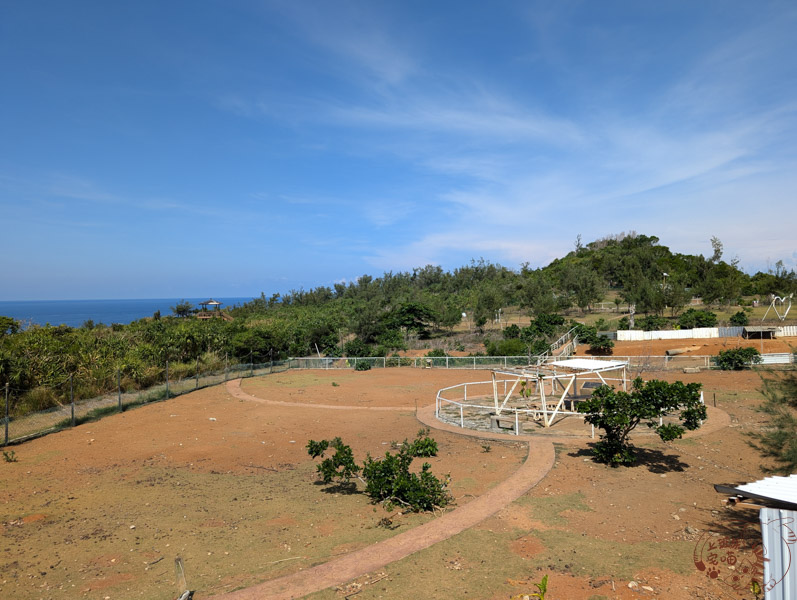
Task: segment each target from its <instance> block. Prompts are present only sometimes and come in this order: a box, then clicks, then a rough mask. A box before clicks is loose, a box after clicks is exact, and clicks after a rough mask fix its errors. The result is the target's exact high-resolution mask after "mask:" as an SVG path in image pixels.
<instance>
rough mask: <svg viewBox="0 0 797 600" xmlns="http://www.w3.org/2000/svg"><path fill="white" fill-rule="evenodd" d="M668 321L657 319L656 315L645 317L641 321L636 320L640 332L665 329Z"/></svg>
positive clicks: (661, 318)
mask: <svg viewBox="0 0 797 600" xmlns="http://www.w3.org/2000/svg"><path fill="white" fill-rule="evenodd" d="M667 324H668V321H667V319H665V318H664V317H657V316H656V315H647V316H645V317H642V318H641V319H637V326H638V327H639V328H640V329H641V330H642V331H658V330H659V329H665V328H666V327H667Z"/></svg>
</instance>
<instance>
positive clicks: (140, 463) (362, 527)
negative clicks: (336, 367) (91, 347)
mask: <svg viewBox="0 0 797 600" xmlns="http://www.w3.org/2000/svg"><path fill="white" fill-rule="evenodd" d="M649 344H650V343H649ZM620 348H623V350H622V351H621V350H620ZM629 352H630V350H628V349H626V347H625V344H623V345H622V346H621V345H619V344H618V347H617V348H616V350H615V353H616V354H618V355H621V354H628V353H629ZM640 352H642V350H640ZM645 375H646V376H653V374H648V373H646V374H645ZM655 376H659V377H661V378H665V379H676V378H677V379H681V380H685V381H690V380H695V381H700V382H702V383H703V384H704V386H705V391H706V399H707V403H709V405H710V406H711V407H712V408H713V404H714V401H715V400H716V403H717V407H718V409H721V410H723V411H725V412H726V413H727V414H728V415H729V422H730V425H729V426H728V427H719V428H716V429H715V430H714V431H712V430H711V429H713V428H707V430H706V431H705V432H704V434H703V435H699V436H690V437H688V438H687V439H684V440H682V441H678V442H675V443H673V444H670V445H664V444H662V443H660V442H655V441H654V440H652V439H648V438H646V439H645V441H643V442H640V444H641V445H642V446H643V450H642V457H641V458H642V460H641V461H640V464H639V466H637V467H634V468H631V469H610V468H606V467H603V466H601V465H596V464H594V463H593V462H592V461H591V460H590V459H589V456H588V454H587V449H588V448H587V444H588V441H585V440H567V439H562V440H554V443H555V445H556V463H555V466H554V468H553V469H552V470H551V471H550V473H549V474H548V475H547V476H546V477H545V478H544V479H543V480H542V482H541V483H540V484H538V485H537V486H536V487H535V488H533V489H532V490H531V491H529V492H528V493H526V494H525V495H523V496H521V497H520V498H519V499H518V500H517V501H515V502H512V503H511V504H509V505H508V506H507V507H505V508H503V509H502V510H500V511H499V512H498V513H497V514H495V515H494V516H492V517H489V518H487V519H486V520H484V521H482V522H481V523H480V524H478V525H476V526H473V527H470V528H469V529H466V530H465V531H463V532H462V533H459V534H458V535H456V536H454V537H452V538H450V539H447V540H445V541H441V542H439V543H437V544H435V545H433V546H431V547H429V548H427V549H425V550H420V551H418V552H415V553H413V554H411V555H409V556H407V557H406V558H403V559H401V560H398V561H397V562H393V563H390V564H387V565H386V566H384V567H381V568H377V569H376V570H374V571H371V572H369V573H365V574H363V575H362V576H361V577H356V578H354V579H352V580H351V581H350V582H348V583H346V584H341V585H338V586H337V587H336V588H333V589H329V590H325V591H322V592H318V593H316V594H313V596H312V597H313V598H319V599H321V598H324V599H332V598H342V597H343V596H344V595H347V594H349V595H350V594H352V593H354V592H357V595H356V596H355V597H356V598H357V600H362V599H370V598H379V597H382V598H392V599H396V600H398V599H404V598H421V597H423V598H441V599H442V598H452V597H453V598H485V599H487V598H489V599H499V598H500V599H507V598H509V597H510V596H511V595H514V594H521V593H530V592H533V591H535V589H536V588H534V586H533V582H537V581H539V580H540V579H541V578H542V576H543V575H546V574H547V575H549V577H550V579H549V594H548V597H549V598H573V599H582V598H583V599H585V600H586V599H589V598H594V599H597V598H601V597H603V598H623V599H627V598H697V597H700V598H728V599H731V598H751V597H752V596H751V595H750V594H749V593H748V594H746V595H745V594H744V593H743V592H740V591H737V590H733V589H732V588H731V587H729V586H728V585H726V584H723V583H722V582H721V581H719V580H712V579H709V578H708V577H707V576H706V574H705V573H704V572H699V571H698V570H697V569H696V568H695V566H694V564H693V562H692V555H693V552H694V549H695V546H696V544H697V543H698V542H699V539H700V536H701V535H702V534H703V533H705V532H715V533H718V534H721V535H722V536H725V537H728V538H729V539H730V538H738V537H740V536H742V535H743V533H744V526H745V525H747V524H749V523H754V522H755V514H754V513H752V511H741V510H736V511H732V512H731V511H727V510H725V509H724V508H723V507H722V504H721V502H720V500H721V497H720V496H719V495H718V494H717V493H715V491H714V489H713V487H712V484H714V483H740V482H745V481H752V480H754V479H756V478H759V477H761V476H762V472H761V470H760V463H761V459H760V457H759V456H758V454H757V453H756V452H755V451H754V450H752V449H751V448H750V446H749V445H748V443H747V442H748V438H747V437H746V436H745V434H746V433H747V432H750V431H755V430H757V429H758V428H759V427H760V424H761V420H762V416H761V414H760V413H758V412H756V411H755V406H756V405H757V403H758V402H759V400H760V397H759V395H758V392H757V388H758V387H759V385H760V380H759V377H758V375H757V374H756V373H752V372H741V373H730V374H729V373H722V372H703V373H699V374H692V375H686V374H683V373H666V374H656V375H655ZM487 377H488V376H487V375H486V374H485V373H483V372H478V371H477V372H473V371H442V370H424V369H388V370H372V371H369V372H364V373H355V372H353V371H312V372H310V371H308V372H291V373H289V374H281V375H276V376H272V377H271V378H268V377H267V378H263V379H259V380H258V379H255V380H246V381H244V382H243V389H244V390H245V391H246V392H247V393H250V394H252V395H255V396H258V397H260V398H262V399H265V400H269V401H270V402H253V401H242V400H240V399H237V398H234V397H233V396H231V395H230V394H229V393H227V391H226V390H225V389H224V388H223V387H216V388H209V389H206V390H201V391H199V392H196V393H193V394H188V395H185V396H181V397H179V398H176V399H172V400H170V401H168V402H163V403H159V404H154V405H150V406H147V407H143V408H140V409H136V410H132V411H129V412H126V413H123V414H121V415H117V416H112V417H108V418H106V419H104V420H102V421H100V422H97V423H92V424H87V425H83V426H80V427H77V428H75V429H73V430H70V431H65V432H62V433H59V434H56V435H50V436H47V437H44V438H41V439H38V440H33V441H31V442H28V443H26V444H23V445H20V446H17V447H15V448H14V450H15V451H16V455H17V458H18V462H13V463H6V462H3V463H0V489H2V490H3V493H2V495H0V523H2V542H1V543H0V597H2V598H15V599H17V598H18V599H20V600H25V599H28V598H91V599H94V598H98V599H103V600H105V598H113V599H117V598H122V599H124V598H164V599H165V598H173V597H176V596H177V589H176V587H175V582H174V581H175V577H174V569H173V561H174V559H175V557H176V556H178V555H179V556H181V557H182V558H183V559H184V561H185V564H186V575H187V580H188V584H189V587H191V589H196V590H198V594H197V597H207V596H210V595H214V594H219V593H224V592H229V591H233V590H236V589H239V588H246V587H249V586H252V585H255V584H258V583H260V582H263V581H266V580H270V579H275V578H277V577H279V576H281V575H290V574H292V573H300V572H301V571H304V570H306V569H309V568H310V567H312V566H313V565H320V564H323V563H326V562H327V561H329V560H330V559H333V558H335V557H337V556H341V555H343V554H346V553H349V552H353V551H357V550H360V549H363V548H366V547H368V546H369V545H371V544H374V543H376V542H379V541H381V540H385V539H388V538H391V537H393V536H395V535H397V534H404V535H408V536H409V537H411V532H412V528H414V527H417V526H420V525H422V524H424V523H428V522H430V520H432V519H433V518H432V517H430V516H424V515H404V516H396V515H392V518H393V521H394V524H395V525H397V526H398V528H397V529H395V530H387V529H384V528H380V527H377V526H376V524H377V522H378V521H379V519H381V518H382V517H383V516H391V515H387V514H386V513H384V511H382V509H381V508H378V509H375V508H374V507H372V506H371V505H369V504H368V503H367V501H366V500H365V499H364V498H363V497H362V496H361V495H360V494H353V495H351V494H345V493H342V490H339V491H337V492H336V493H335V492H334V491H333V493H328V492H325V488H324V486H318V485H314V483H313V482H314V480H315V476H314V472H313V471H314V466H313V464H312V462H311V461H310V459H309V457H308V456H307V454H306V451H305V450H304V448H303V446H304V444H305V443H306V441H307V439H310V438H314V439H319V438H322V437H329V436H331V435H341V436H342V437H343V438H344V440H345V441H347V442H349V443H350V444H351V445H352V446H353V448H354V450H355V453H356V455H357V457H358V458H361V457H363V456H364V454H365V453H366V452H371V453H372V454H381V453H383V452H384V451H386V450H387V449H388V448H389V447H390V442H391V441H393V440H401V439H404V438H406V437H413V436H414V435H415V433H416V431H417V430H418V427H419V423H418V421H417V420H416V418H415V416H414V409H415V404H416V401H417V403H418V405H419V406H423V405H428V404H429V403H431V402H432V401H433V399H434V394H435V391H436V390H437V389H438V388H441V387H444V386H447V385H451V384H453V383H461V382H464V381H473V380H484V379H485V378H487ZM333 382H334V383H335V384H336V385H333ZM300 390H301V391H300ZM280 403H284V404H280ZM297 403H298V404H307V405H311V406H305V407H303V406H295V405H293V404H297ZM321 404H328V405H336V406H345V405H352V404H353V405H358V406H363V407H375V408H382V409H384V408H388V409H391V410H337V409H327V408H322V407H321V406H319V405H321ZM402 408H406V410H401V409H402ZM395 409H399V410H395ZM454 429H455V428H454ZM452 431H453V430H452ZM434 437H435V438H436V439H437V440H438V442H439V443H440V449H441V452H440V456H439V457H438V458H435V459H432V460H431V461H430V462H432V463H433V471H434V472H436V473H446V472H450V473H451V478H452V491H453V492H454V494H455V495H456V496H457V499H458V502H457V504H458V506H465V505H466V504H467V503H468V501H469V500H470V499H472V498H474V497H476V496H480V495H482V494H484V493H485V492H486V491H488V490H489V489H491V488H493V487H494V486H495V485H496V484H498V483H499V482H501V481H504V480H506V479H507V478H509V477H510V476H511V475H512V474H513V473H515V472H516V471H517V469H518V468H519V466H520V465H521V463H522V461H523V460H524V458H525V456H526V454H527V450H526V444H525V443H520V441H519V440H518V441H514V440H512V439H511V437H508V439H509V440H510V441H491V442H484V441H480V440H476V439H471V438H468V437H464V436H462V435H458V433H454V432H449V431H442V430H441V431H436V432H435V433H434ZM487 445H489V446H490V448H489V450H490V451H489V452H485V450H486V449H487V448H486V446H487ZM676 517H677V518H676ZM687 526H688V527H689V529H687ZM405 532H408V533H405ZM726 575H727V574H726V573H722V574H721V577H720V579H721V578H722V577H725V576H726ZM631 581H633V582H634V583H635V584H636V587H635V588H634V587H633V586H632V588H633V589H632V588H629V587H628V586H629V583H630V582H631ZM643 586H646V587H648V588H651V591H649V590H647V589H645V587H643Z"/></svg>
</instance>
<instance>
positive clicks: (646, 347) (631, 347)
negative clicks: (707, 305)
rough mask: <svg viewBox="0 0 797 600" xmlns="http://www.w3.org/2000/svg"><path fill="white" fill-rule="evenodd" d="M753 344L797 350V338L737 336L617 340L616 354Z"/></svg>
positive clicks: (710, 351) (698, 351) (706, 351)
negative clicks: (743, 337)
mask: <svg viewBox="0 0 797 600" xmlns="http://www.w3.org/2000/svg"><path fill="white" fill-rule="evenodd" d="M748 346H751V347H753V348H755V349H756V350H758V351H759V352H761V353H762V354H770V353H776V352H795V351H797V338H794V337H786V338H777V339H774V340H745V339H742V338H739V337H735V338H714V339H707V340H698V339H695V340H651V341H647V342H615V346H614V354H615V355H617V356H664V353H665V352H666V351H667V350H670V349H674V348H690V349H689V350H688V351H687V352H685V353H684V354H685V355H687V356H689V355H692V356H715V355H717V354H718V353H719V352H720V351H721V350H730V349H732V348H745V347H748Z"/></svg>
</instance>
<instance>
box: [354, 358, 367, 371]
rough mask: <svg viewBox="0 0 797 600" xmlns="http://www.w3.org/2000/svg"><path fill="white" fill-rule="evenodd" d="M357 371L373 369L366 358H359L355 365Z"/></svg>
mask: <svg viewBox="0 0 797 600" xmlns="http://www.w3.org/2000/svg"><path fill="white" fill-rule="evenodd" d="M354 370H355V371H370V370H371V363H369V362H366V361H364V360H358V361H357V364H356V365H354Z"/></svg>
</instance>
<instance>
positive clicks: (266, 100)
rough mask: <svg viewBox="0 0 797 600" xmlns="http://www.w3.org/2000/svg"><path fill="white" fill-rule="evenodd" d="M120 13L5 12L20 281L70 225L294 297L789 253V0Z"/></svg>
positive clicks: (795, 135)
mask: <svg viewBox="0 0 797 600" xmlns="http://www.w3.org/2000/svg"><path fill="white" fill-rule="evenodd" d="M118 11H119V9H118V8H117V7H115V6H114V5H112V4H109V5H107V6H103V7H102V8H101V9H98V10H96V11H93V12H92V13H91V14H90V15H89V14H83V15H77V14H76V13H74V11H70V10H68V9H66V8H63V7H61V8H59V7H54V8H53V10H50V11H40V10H36V9H35V8H32V7H30V6H28V5H26V4H24V3H17V4H15V5H13V7H10V8H9V10H8V11H6V13H7V14H5V15H4V19H5V20H6V22H8V23H11V24H13V25H12V26H11V27H9V28H7V31H8V34H9V36H10V37H9V39H8V40H7V43H8V44H10V45H11V46H12V47H14V48H17V49H18V54H19V56H20V57H21V58H20V61H19V62H18V63H14V64H11V65H8V68H7V70H6V72H5V73H4V76H5V80H4V81H5V83H6V88H7V89H8V93H7V94H6V96H4V101H5V102H6V104H7V106H8V110H6V111H4V112H3V113H2V114H0V129H2V131H3V132H4V135H3V136H2V137H0V156H2V157H3V158H2V159H0V205H2V206H3V207H4V209H5V210H6V214H7V215H8V216H9V218H10V219H14V220H15V222H18V223H20V224H21V225H20V226H19V227H17V228H15V232H14V238H13V243H12V241H11V240H9V239H8V238H0V240H2V241H0V244H7V245H8V246H7V247H2V246H0V251H5V252H6V254H7V255H12V254H13V255H14V256H19V257H20V258H19V259H18V260H19V261H20V265H22V266H21V267H20V268H19V269H17V270H16V271H15V272H23V271H24V270H25V268H24V265H25V264H27V263H25V258H24V257H25V255H26V252H27V253H36V255H37V256H39V257H42V256H46V255H48V254H49V255H52V256H56V255H58V253H59V248H62V247H67V246H68V247H70V248H76V247H75V246H74V244H73V242H72V240H71V239H70V233H69V229H70V227H64V228H62V229H59V228H58V227H57V224H58V223H65V224H73V225H74V227H73V228H72V229H74V228H77V227H80V231H81V232H85V233H82V235H81V239H82V240H85V246H86V247H90V246H91V244H92V243H94V245H95V246H96V245H100V244H107V243H108V240H109V239H112V240H114V241H115V240H125V244H127V245H124V246H123V245H121V244H120V245H119V247H120V248H122V247H124V250H121V249H120V250H119V253H118V254H117V256H116V260H117V262H119V263H120V264H122V263H124V264H128V263H129V264H132V260H131V261H125V260H124V256H125V254H124V253H125V252H127V253H129V254H130V255H131V256H133V255H135V256H138V257H139V260H140V257H141V256H143V255H144V254H145V252H148V253H150V254H147V256H159V255H169V254H170V253H172V252H175V251H179V252H184V253H190V254H191V255H198V254H200V253H201V252H202V251H203V250H202V248H206V245H205V244H207V243H208V241H210V242H211V245H212V247H213V248H214V259H215V260H217V261H218V262H219V264H224V265H227V267H226V268H227V269H228V270H229V272H228V273H225V275H224V278H223V281H238V282H241V281H247V282H251V281H256V280H258V277H261V276H262V277H263V278H264V281H268V282H271V283H270V284H269V285H273V284H274V283H273V282H294V283H287V284H286V287H287V288H288V289H289V288H290V287H299V286H304V287H310V286H312V285H317V284H329V283H330V282H332V281H335V280H339V279H340V278H341V277H346V278H351V277H354V276H357V275H361V274H362V273H366V272H369V271H370V272H373V270H374V269H376V270H377V271H378V270H386V271H396V270H399V269H411V268H413V267H416V266H422V265H424V264H427V263H437V264H441V265H442V266H443V267H445V268H449V269H450V268H456V267H457V266H460V265H461V264H463V263H464V262H467V261H468V260H469V259H470V258H474V257H479V256H483V257H484V258H485V259H487V260H492V261H494V262H500V263H503V264H505V265H507V266H510V267H517V266H519V265H520V264H521V263H524V262H527V261H528V262H530V263H531V264H532V265H533V266H541V265H543V264H546V263H547V262H548V261H550V260H551V259H553V258H555V257H557V256H561V255H562V254H564V253H566V252H568V251H569V250H571V249H572V244H573V240H574V239H575V237H576V235H578V234H579V233H580V234H582V237H583V239H584V241H590V240H592V239H596V238H599V237H602V236H604V235H608V234H612V233H616V232H619V231H624V230H625V231H628V230H636V231H638V232H640V233H645V234H650V235H658V236H659V237H660V238H661V241H662V243H664V244H666V245H669V246H670V247H671V248H673V250H674V251H677V252H703V253H706V252H710V247H709V246H707V244H706V240H708V239H709V238H710V236H711V235H717V236H718V237H720V239H722V241H723V243H724V244H725V248H726V253H727V254H728V255H729V256H733V255H738V256H739V257H740V260H741V261H742V265H743V266H745V267H746V268H750V269H756V268H765V266H766V264H767V260H769V261H770V264H771V263H774V261H775V260H777V259H779V258H783V259H784V261H785V262H786V263H787V265H794V261H795V257H794V254H795V248H794V235H793V232H792V231H791V229H790V228H791V220H790V219H788V218H787V215H788V214H789V213H788V210H789V207H790V206H791V205H792V204H793V195H794V192H793V190H794V189H796V188H797V168H795V167H797V143H795V141H794V140H795V139H797V100H795V99H796V98H797V62H795V61H793V60H789V57H791V56H793V55H795V53H797V41H796V40H797V38H795V37H794V35H793V30H794V28H795V26H797V9H795V8H794V7H792V6H791V5H790V4H788V3H781V2H777V1H767V0H764V1H762V2H761V3H758V4H756V5H755V6H753V5H749V4H748V3H743V2H736V1H732V2H729V3H716V4H715V3H697V4H695V3H669V4H645V3H621V4H616V3H608V4H607V3H603V4H601V5H597V4H594V3H587V2H555V3H550V2H533V3H531V4H529V3H525V2H512V1H510V2H506V3H500V4H496V5H490V6H487V5H483V6H482V5H479V4H471V5H467V6H464V5H463V6H457V7H456V9H452V5H450V4H442V5H439V4H435V3H431V4H425V5H419V4H413V3H374V2H367V1H357V0H351V1H344V2H338V3H336V4H330V3H328V2H323V1H313V0H309V1H307V2H300V3H296V2H288V1H285V0H267V1H265V2H256V3H245V4H243V5H238V6H237V7H235V8H234V9H230V8H228V7H223V8H222V7H220V6H216V5H212V4H206V5H202V6H200V7H197V8H196V10H195V11H192V12H190V13H185V12H184V11H170V10H164V9H163V8H162V6H161V5H160V4H156V3H154V2H152V0H142V2H140V3H138V4H136V7H135V9H133V10H131V11H128V12H127V13H125V16H124V19H125V23H127V24H128V26H127V27H125V28H122V29H120V28H118V27H116V26H115V24H116V23H117V22H118V20H119V19H120V18H121V14H120V13H118ZM153 12H157V14H161V15H162V18H161V19H158V20H154V21H153V20H152V19H151V18H150V15H151V14H153ZM178 13H179V15H178ZM178 16H179V19H178ZM178 25H179V26H178ZM107 31H114V32H115V34H114V35H115V43H114V44H108V43H107V41H108V40H107V36H106V35H105V34H101V32H107ZM43 32H50V33H49V35H48V37H47V38H46V39H45V38H44V37H43V35H44V34H43ZM142 32H146V35H144V34H143V33H142ZM60 48H69V49H70V52H71V53H72V55H71V56H66V55H65V53H63V52H60V51H59V50H58V49H60ZM159 56H162V57H164V59H163V60H158V57H159ZM75 57H79V58H80V61H78V62H76V61H75V60H74V58H75ZM70 58H71V60H70ZM76 64H79V65H80V68H79V69H78V68H76V66H75V65H76ZM136 90H147V91H148V93H146V94H142V93H137V92H136ZM80 224H84V225H80ZM103 224H105V228H106V230H107V231H106V232H103V231H102V229H103V227H102V226H103ZM17 232H18V234H17ZM93 232H96V233H93ZM70 244H71V246H70ZM20 248H24V250H25V251H22V252H19V251H18V250H19V249H20ZM81 248H82V246H81ZM12 251H13V252H12ZM80 251H81V252H82V250H80ZM74 252H75V254H74V257H75V258H74V260H73V261H72V262H73V263H74V264H75V265H80V264H84V265H85V264H91V262H92V260H93V256H92V255H91V254H80V252H79V251H78V249H77V248H76V249H75V250H74ZM95 253H96V251H95ZM285 256H289V257H290V258H289V259H286V258H284V257H285ZM275 257H282V258H281V259H280V260H276V259H275ZM30 268H37V267H34V266H31V267H30ZM75 269H76V270H79V267H75ZM377 274H378V273H377ZM82 275H85V277H84V278H81V277H82ZM205 275H206V274H205V273H201V272H198V271H197V272H192V271H191V269H188V270H187V271H186V274H185V279H183V280H181V282H182V283H181V285H182V284H185V285H188V283H186V282H188V281H189V280H190V279H191V278H193V279H197V280H198V279H203V280H204V279H206V277H205ZM91 276H92V275H91V273H88V274H85V273H82V274H81V277H78V275H77V274H76V276H75V278H74V279H75V280H81V281H82V280H83V279H85V280H86V281H89V280H90V279H91ZM131 276H132V275H131ZM155 279H157V278H153V280H155ZM164 279H168V275H167V274H164V276H163V277H161V278H160V280H164ZM218 281H219V282H221V281H222V279H221V278H220V279H218ZM9 285H10V286H11V287H12V288H13V287H14V282H10V283H9ZM219 285H221V283H220V284H219ZM280 285H281V283H280ZM17 287H19V288H20V289H23V288H24V289H26V290H28V291H20V292H19V297H27V298H30V297H36V296H37V294H48V293H50V292H49V290H47V289H44V288H37V289H38V292H37V291H36V290H34V288H32V287H31V286H30V283H29V281H28V280H25V281H22V280H19V281H18V282H17ZM264 287H265V284H264ZM86 289H87V291H86V292H85V295H86V296H87V297H91V296H92V295H94V293H93V292H92V291H90V289H89V288H88V287H87V288H86ZM96 289H100V290H102V288H101V285H100V284H99V283H98V284H97V288H96ZM260 291H266V292H267V293H268V292H271V291H284V290H269V289H265V290H260V289H253V290H252V293H253V294H255V295H257V294H259V292H260ZM223 292H224V290H219V293H218V294H217V295H222V294H223ZM238 292H240V290H238V289H237V288H236V294H233V295H238ZM97 293H101V294H102V295H103V296H106V297H107V294H106V293H105V292H104V291H102V292H97ZM204 293H206V292H205V287H204V285H203V289H202V291H201V293H199V294H198V295H203V294H204ZM146 295H149V296H151V297H152V296H158V295H159V292H158V291H157V290H154V289H153V290H151V291H148V292H147V293H146ZM184 295H185V296H190V295H192V292H191V290H190V289H186V291H185V292H184ZM194 295H197V294H194Z"/></svg>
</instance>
